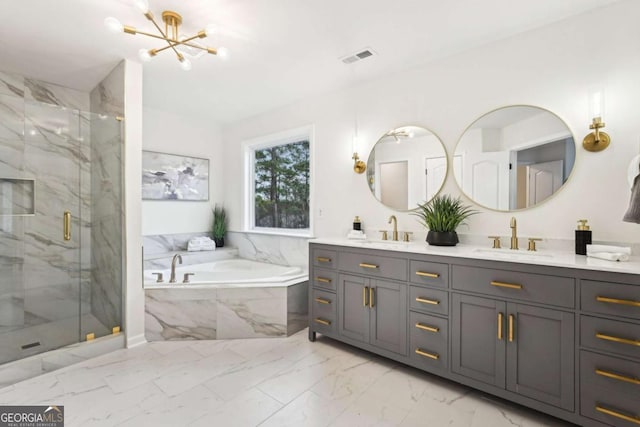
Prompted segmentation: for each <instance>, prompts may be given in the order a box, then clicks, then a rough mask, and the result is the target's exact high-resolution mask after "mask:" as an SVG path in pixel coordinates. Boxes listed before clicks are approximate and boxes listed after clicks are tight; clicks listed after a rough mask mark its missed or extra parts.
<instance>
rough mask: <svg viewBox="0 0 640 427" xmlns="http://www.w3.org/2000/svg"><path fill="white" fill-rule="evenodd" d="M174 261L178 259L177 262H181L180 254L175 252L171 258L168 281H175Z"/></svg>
mask: <svg viewBox="0 0 640 427" xmlns="http://www.w3.org/2000/svg"><path fill="white" fill-rule="evenodd" d="M176 261H178V264H182V255H180V254H175V255H174V256H173V259H172V260H171V277H170V278H169V283H176Z"/></svg>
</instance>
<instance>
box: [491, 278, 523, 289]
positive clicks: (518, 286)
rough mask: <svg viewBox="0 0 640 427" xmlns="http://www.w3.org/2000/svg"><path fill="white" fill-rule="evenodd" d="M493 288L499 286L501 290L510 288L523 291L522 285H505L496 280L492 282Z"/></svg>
mask: <svg viewBox="0 0 640 427" xmlns="http://www.w3.org/2000/svg"><path fill="white" fill-rule="evenodd" d="M491 286H497V287H499V288H509V289H522V288H523V286H522V285H518V284H515V283H505V282H497V281H495V280H493V281H491Z"/></svg>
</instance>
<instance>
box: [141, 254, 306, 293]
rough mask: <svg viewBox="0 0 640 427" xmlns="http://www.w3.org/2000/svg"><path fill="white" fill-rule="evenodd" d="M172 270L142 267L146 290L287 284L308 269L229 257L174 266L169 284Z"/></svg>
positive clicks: (304, 273) (303, 275) (304, 275)
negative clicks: (186, 279)
mask: <svg viewBox="0 0 640 427" xmlns="http://www.w3.org/2000/svg"><path fill="white" fill-rule="evenodd" d="M154 273H161V274H162V278H163V281H162V282H160V283H158V282H157V280H156V276H155V275H154ZM186 273H193V275H192V276H189V283H187V284H185V283H183V280H184V275H185V274H186ZM170 276H171V270H169V269H166V270H157V269H152V270H145V272H144V287H145V289H157V288H167V287H172V288H174V287H180V286H189V287H193V288H201V287H208V286H211V287H216V288H225V287H229V288H231V287H244V288H246V287H268V286H287V284H288V282H290V281H296V280H298V279H300V278H303V277H306V276H307V272H304V271H302V269H301V268H300V267H295V266H294V267H289V266H284V265H277V264H268V263H264V262H258V261H251V260H248V259H241V258H238V259H228V260H221V261H214V262H208V263H204V264H194V265H187V266H183V265H178V266H176V282H175V283H169V277H170Z"/></svg>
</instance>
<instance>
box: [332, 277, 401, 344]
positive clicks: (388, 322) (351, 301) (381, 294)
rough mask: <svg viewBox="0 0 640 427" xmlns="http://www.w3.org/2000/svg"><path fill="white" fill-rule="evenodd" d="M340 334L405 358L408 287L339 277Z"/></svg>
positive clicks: (383, 281)
mask: <svg viewBox="0 0 640 427" xmlns="http://www.w3.org/2000/svg"><path fill="white" fill-rule="evenodd" d="M338 333H339V334H340V335H341V336H344V337H347V338H349V339H352V340H355V341H360V342H363V343H367V344H370V345H373V346H375V347H378V348H381V349H384V350H388V351H392V352H394V353H398V354H401V355H406V354H407V286H406V284H404V283H398V282H392V281H387V280H380V279H373V278H368V277H364V276H356V275H349V274H340V276H339V280H338Z"/></svg>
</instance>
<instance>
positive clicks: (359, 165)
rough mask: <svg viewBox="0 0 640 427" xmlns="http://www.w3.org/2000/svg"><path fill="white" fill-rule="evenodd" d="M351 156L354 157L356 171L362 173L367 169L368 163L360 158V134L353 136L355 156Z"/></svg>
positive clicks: (354, 169)
mask: <svg viewBox="0 0 640 427" xmlns="http://www.w3.org/2000/svg"><path fill="white" fill-rule="evenodd" d="M351 158H352V159H353V171H354V172H355V173H358V174H360V173H364V171H366V170H367V164H366V163H365V162H363V161H362V160H360V157H359V156H358V134H356V135H354V136H353V156H351Z"/></svg>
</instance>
